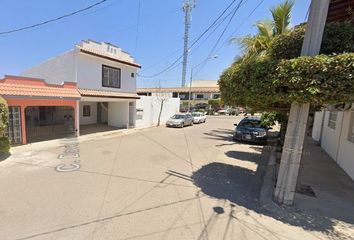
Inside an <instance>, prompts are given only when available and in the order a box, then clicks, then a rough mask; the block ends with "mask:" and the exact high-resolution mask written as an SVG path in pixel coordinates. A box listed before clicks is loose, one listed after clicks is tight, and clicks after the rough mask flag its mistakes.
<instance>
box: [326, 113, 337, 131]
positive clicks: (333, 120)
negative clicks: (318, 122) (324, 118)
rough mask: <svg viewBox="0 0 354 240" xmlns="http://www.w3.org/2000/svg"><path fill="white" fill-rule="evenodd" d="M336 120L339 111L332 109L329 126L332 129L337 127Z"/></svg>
mask: <svg viewBox="0 0 354 240" xmlns="http://www.w3.org/2000/svg"><path fill="white" fill-rule="evenodd" d="M336 121H337V112H336V111H330V112H329V118H328V127H329V128H332V129H336Z"/></svg>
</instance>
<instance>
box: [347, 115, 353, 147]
mask: <svg viewBox="0 0 354 240" xmlns="http://www.w3.org/2000/svg"><path fill="white" fill-rule="evenodd" d="M348 141H349V142H352V143H354V111H352V112H351V113H350V124H349V135H348Z"/></svg>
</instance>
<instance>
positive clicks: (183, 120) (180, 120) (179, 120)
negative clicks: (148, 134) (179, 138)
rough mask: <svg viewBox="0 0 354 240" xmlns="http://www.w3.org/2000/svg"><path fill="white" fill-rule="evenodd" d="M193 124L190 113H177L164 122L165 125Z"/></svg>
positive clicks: (181, 125) (182, 125) (180, 125)
mask: <svg viewBox="0 0 354 240" xmlns="http://www.w3.org/2000/svg"><path fill="white" fill-rule="evenodd" d="M192 125H193V117H192V115H191V114H190V113H177V114H175V115H173V116H172V117H171V118H170V119H168V121H167V122H166V126H167V127H181V128H183V127H184V126H192Z"/></svg>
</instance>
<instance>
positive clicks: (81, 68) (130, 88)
mask: <svg viewBox="0 0 354 240" xmlns="http://www.w3.org/2000/svg"><path fill="white" fill-rule="evenodd" d="M76 62H77V84H78V87H79V88H88V89H96V90H105V91H118V92H136V73H137V68H136V67H133V66H128V65H125V64H121V63H118V62H114V61H110V60H106V59H102V58H99V57H95V56H91V55H88V54H85V53H78V54H77V59H76ZM102 65H107V66H111V67H115V68H120V69H121V87H120V88H110V87H102ZM132 73H134V77H131V74H132Z"/></svg>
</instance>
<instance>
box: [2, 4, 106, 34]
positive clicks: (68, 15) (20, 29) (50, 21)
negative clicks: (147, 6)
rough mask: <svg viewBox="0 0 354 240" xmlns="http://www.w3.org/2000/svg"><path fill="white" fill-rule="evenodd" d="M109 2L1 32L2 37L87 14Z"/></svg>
mask: <svg viewBox="0 0 354 240" xmlns="http://www.w3.org/2000/svg"><path fill="white" fill-rule="evenodd" d="M107 1H108V0H101V1H99V2H96V3H94V4H92V5H90V6H87V7H85V8H82V9H79V10H77V11H74V12H71V13H68V14H65V15H62V16H60V17H57V18H53V19H49V20H46V21H44V22H40V23H36V24H33V25H29V26H25V27H21V28H16V29H12V30H8V31H4V32H0V35H5V34H10V33H14V32H20V31H24V30H27V29H31V28H35V27H39V26H43V25H46V24H49V23H52V22H56V21H59V20H61V19H64V18H67V17H71V16H74V15H76V14H79V13H82V12H85V11H87V10H89V9H91V8H94V7H96V6H98V5H101V4H103V3H105V2H107Z"/></svg>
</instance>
